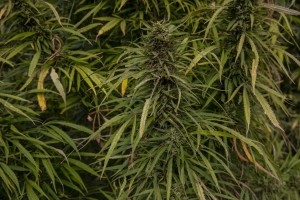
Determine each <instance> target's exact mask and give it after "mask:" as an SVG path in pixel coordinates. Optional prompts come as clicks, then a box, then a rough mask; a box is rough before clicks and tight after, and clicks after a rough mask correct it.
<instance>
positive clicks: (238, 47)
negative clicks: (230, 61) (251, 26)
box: [235, 33, 246, 62]
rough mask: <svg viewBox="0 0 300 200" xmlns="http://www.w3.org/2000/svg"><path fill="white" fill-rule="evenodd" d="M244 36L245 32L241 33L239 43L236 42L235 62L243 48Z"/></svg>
mask: <svg viewBox="0 0 300 200" xmlns="http://www.w3.org/2000/svg"><path fill="white" fill-rule="evenodd" d="M245 36H246V34H245V33H243V34H242V35H241V37H240V41H239V44H238V46H237V49H236V51H237V53H236V57H235V62H236V61H237V59H238V57H239V55H240V53H241V51H242V49H243V45H244V41H245Z"/></svg>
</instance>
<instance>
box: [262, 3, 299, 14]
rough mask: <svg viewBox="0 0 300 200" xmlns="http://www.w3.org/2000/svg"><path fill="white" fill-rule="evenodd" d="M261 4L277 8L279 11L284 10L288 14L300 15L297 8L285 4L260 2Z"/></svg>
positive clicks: (273, 8)
mask: <svg viewBox="0 0 300 200" xmlns="http://www.w3.org/2000/svg"><path fill="white" fill-rule="evenodd" d="M259 5H261V6H263V7H266V8H269V9H272V10H275V11H277V12H282V13H286V14H288V15H296V16H297V15H300V12H299V11H297V10H293V9H290V8H287V7H284V6H280V5H276V4H271V3H260V4H259Z"/></svg>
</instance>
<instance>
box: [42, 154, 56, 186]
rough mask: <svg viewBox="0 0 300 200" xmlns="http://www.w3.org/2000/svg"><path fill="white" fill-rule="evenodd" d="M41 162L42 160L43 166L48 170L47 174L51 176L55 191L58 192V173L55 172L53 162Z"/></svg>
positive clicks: (45, 160)
mask: <svg viewBox="0 0 300 200" xmlns="http://www.w3.org/2000/svg"><path fill="white" fill-rule="evenodd" d="M41 160H42V163H43V165H44V167H45V169H46V172H47V174H48V175H49V177H50V179H51V181H52V184H53V186H54V189H55V191H56V187H55V174H56V172H55V170H54V168H53V165H52V163H51V161H50V160H49V159H41Z"/></svg>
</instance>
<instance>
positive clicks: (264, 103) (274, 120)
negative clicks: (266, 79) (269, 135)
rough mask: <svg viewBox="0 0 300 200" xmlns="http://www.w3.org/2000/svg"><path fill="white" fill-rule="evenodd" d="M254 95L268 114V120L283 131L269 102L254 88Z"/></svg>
mask: <svg viewBox="0 0 300 200" xmlns="http://www.w3.org/2000/svg"><path fill="white" fill-rule="evenodd" d="M255 96H256V98H257V100H258V102H259V103H260V105H261V107H262V108H263V109H264V111H265V114H266V115H267V116H268V118H269V119H270V121H271V122H272V124H273V125H274V126H275V127H277V128H279V129H280V130H282V131H284V130H283V129H282V128H281V126H280V125H279V122H278V120H277V118H276V115H275V114H274V112H273V110H272V108H271V106H270V105H269V103H268V102H267V100H266V99H265V98H264V97H263V95H262V94H261V93H260V92H259V91H258V90H256V92H255Z"/></svg>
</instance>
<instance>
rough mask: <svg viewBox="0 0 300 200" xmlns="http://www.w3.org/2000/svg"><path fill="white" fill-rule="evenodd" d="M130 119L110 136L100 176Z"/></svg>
mask: <svg viewBox="0 0 300 200" xmlns="http://www.w3.org/2000/svg"><path fill="white" fill-rule="evenodd" d="M130 121H131V119H130V120H128V121H126V122H125V123H124V124H123V125H122V126H121V127H120V128H119V130H118V131H117V133H116V134H114V136H113V137H111V139H110V141H109V143H110V147H109V150H108V152H107V154H106V156H105V160H104V165H103V169H102V173H101V177H102V176H103V174H104V172H105V169H106V166H107V164H108V161H109V159H110V158H111V156H112V154H113V152H114V150H115V148H116V146H117V144H118V142H119V140H120V138H121V136H122V134H123V133H124V131H125V129H126V127H127V125H128V124H129V122H130Z"/></svg>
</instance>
